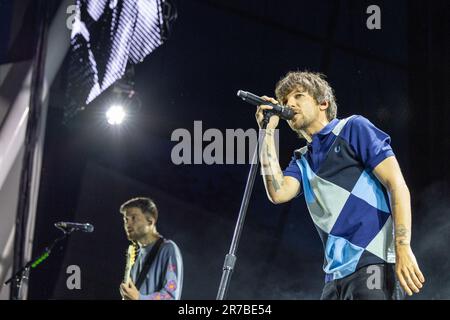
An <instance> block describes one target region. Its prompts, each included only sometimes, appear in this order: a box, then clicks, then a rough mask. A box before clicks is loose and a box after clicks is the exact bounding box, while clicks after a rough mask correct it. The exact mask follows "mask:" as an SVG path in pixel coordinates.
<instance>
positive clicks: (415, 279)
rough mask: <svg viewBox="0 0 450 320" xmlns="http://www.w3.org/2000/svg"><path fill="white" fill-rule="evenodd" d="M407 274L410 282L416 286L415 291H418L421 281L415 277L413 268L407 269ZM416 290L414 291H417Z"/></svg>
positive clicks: (420, 287)
mask: <svg viewBox="0 0 450 320" xmlns="http://www.w3.org/2000/svg"><path fill="white" fill-rule="evenodd" d="M409 276H410V277H411V280H412V282H413V283H414V284H415V286H416V287H417V288H418V289H417V292H419V289H422V282H421V281H420V280H419V278H418V277H417V275H416V273H415V271H414V269H411V270H409ZM417 292H416V293H417Z"/></svg>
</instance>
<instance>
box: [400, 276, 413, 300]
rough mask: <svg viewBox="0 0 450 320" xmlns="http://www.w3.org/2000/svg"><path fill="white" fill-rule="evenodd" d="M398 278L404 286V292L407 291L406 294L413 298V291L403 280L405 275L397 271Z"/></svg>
mask: <svg viewBox="0 0 450 320" xmlns="http://www.w3.org/2000/svg"><path fill="white" fill-rule="evenodd" d="M397 278H398V281H399V282H400V285H401V286H402V288H403V290H405V292H406V294H407V295H408V296H412V291H411V289H410V288H409V286H408V285H407V284H406V281H405V279H404V278H403V275H402V273H401V272H400V271H397Z"/></svg>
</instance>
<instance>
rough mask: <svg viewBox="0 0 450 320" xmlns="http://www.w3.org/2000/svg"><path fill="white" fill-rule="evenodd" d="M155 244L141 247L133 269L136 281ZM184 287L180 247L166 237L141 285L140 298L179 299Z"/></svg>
mask: <svg viewBox="0 0 450 320" xmlns="http://www.w3.org/2000/svg"><path fill="white" fill-rule="evenodd" d="M154 244H155V243H152V244H150V245H148V246H146V247H142V248H140V249H139V255H138V257H137V259H136V262H135V263H134V265H133V267H132V269H131V278H132V280H133V282H134V283H136V281H137V277H138V276H139V273H140V271H141V270H142V268H143V267H144V263H145V259H146V258H147V255H148V254H149V253H150V251H151V250H152V248H153V245H154ZM182 287H183V259H182V257H181V253H180V249H179V248H178V246H177V245H176V244H175V242H173V241H171V240H166V239H164V241H163V243H162V244H161V247H160V248H159V251H158V254H157V255H156V257H155V259H154V260H153V262H152V265H151V266H150V269H149V271H148V273H147V276H146V278H145V280H144V282H143V283H142V285H141V288H140V290H139V292H140V297H139V300H179V299H180V297H181V290H182Z"/></svg>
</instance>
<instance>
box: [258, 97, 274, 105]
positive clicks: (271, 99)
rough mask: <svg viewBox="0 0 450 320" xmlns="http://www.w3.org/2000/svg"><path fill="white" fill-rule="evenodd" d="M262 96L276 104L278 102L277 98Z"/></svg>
mask: <svg viewBox="0 0 450 320" xmlns="http://www.w3.org/2000/svg"><path fill="white" fill-rule="evenodd" d="M261 98H263V99H264V100H266V101H269V102H272V103H274V104H278V101H277V100H275V99H274V98H271V97H268V96H262V97H261Z"/></svg>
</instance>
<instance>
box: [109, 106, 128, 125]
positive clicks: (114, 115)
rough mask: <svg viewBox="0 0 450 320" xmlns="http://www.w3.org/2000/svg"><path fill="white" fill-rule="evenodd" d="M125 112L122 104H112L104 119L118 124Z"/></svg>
mask: <svg viewBox="0 0 450 320" xmlns="http://www.w3.org/2000/svg"><path fill="white" fill-rule="evenodd" d="M125 116H126V113H125V110H124V108H123V107H122V106H120V105H114V106H111V107H110V108H109V109H108V111H106V119H107V120H108V123H109V124H110V125H119V124H121V123H122V122H123V120H124V119H125Z"/></svg>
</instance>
